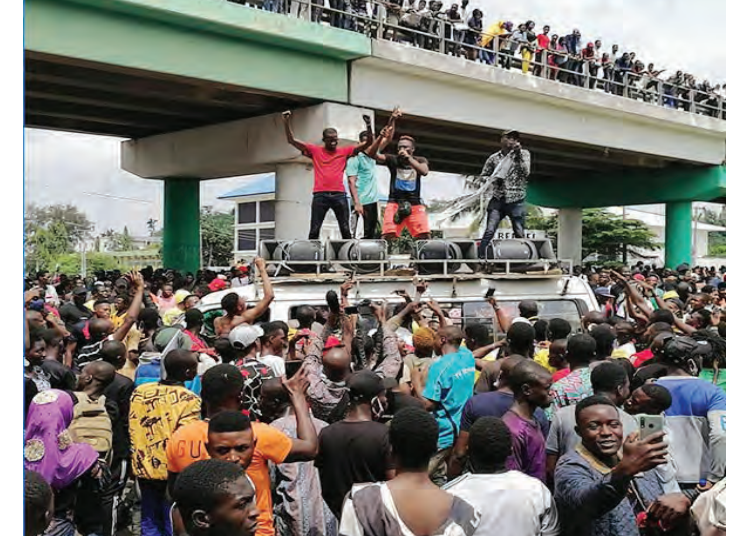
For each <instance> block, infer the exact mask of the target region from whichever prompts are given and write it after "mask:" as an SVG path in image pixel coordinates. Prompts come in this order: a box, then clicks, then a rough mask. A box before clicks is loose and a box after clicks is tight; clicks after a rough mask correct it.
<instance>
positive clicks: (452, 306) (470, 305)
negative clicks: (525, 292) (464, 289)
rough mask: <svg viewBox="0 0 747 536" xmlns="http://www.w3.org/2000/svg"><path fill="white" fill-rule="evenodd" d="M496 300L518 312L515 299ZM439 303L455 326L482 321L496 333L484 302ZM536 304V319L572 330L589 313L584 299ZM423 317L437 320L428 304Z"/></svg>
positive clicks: (513, 313) (493, 315) (491, 334)
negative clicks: (557, 320)
mask: <svg viewBox="0 0 747 536" xmlns="http://www.w3.org/2000/svg"><path fill="white" fill-rule="evenodd" d="M498 303H499V304H500V306H501V308H502V309H504V310H505V311H506V312H507V313H508V314H509V315H510V316H512V317H515V316H518V315H519V302H518V301H500V300H499V302H498ZM439 305H440V306H441V309H442V310H443V312H444V314H445V315H446V316H447V317H448V318H450V319H451V321H452V322H453V323H454V325H455V326H459V327H461V328H462V329H464V328H465V327H466V326H467V325H468V324H472V323H478V324H485V325H486V326H487V327H488V331H489V332H490V336H491V337H495V336H496V334H497V333H498V331H497V329H496V328H497V322H496V320H495V314H494V313H493V308H492V307H491V306H490V304H488V303H487V302H484V301H478V302H461V303H460V302H439ZM537 305H538V307H539V318H543V319H545V320H550V319H551V318H563V319H565V320H567V321H568V322H569V323H570V325H571V328H572V329H573V331H574V332H579V331H581V317H582V316H583V315H584V314H586V313H587V312H588V308H587V307H586V304H585V303H584V302H583V300H537ZM396 306H397V304H394V305H390V306H389V316H391V315H392V314H393V310H394V308H395V307H396ZM423 317H425V318H426V319H428V320H429V321H433V322H437V319H436V318H435V316H433V315H432V313H431V310H430V309H428V308H427V307H424V308H423ZM434 327H435V326H434Z"/></svg>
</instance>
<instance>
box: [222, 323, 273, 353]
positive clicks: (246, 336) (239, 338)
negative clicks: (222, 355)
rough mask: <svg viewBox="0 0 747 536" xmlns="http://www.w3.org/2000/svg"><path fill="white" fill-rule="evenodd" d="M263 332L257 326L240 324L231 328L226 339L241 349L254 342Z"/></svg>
mask: <svg viewBox="0 0 747 536" xmlns="http://www.w3.org/2000/svg"><path fill="white" fill-rule="evenodd" d="M264 334H265V332H264V331H262V328H261V327H259V326H255V325H249V324H241V325H238V326H236V327H235V328H233V329H232V330H231V333H229V334H228V340H229V341H230V342H231V346H233V347H234V348H238V349H240V350H243V349H245V348H248V347H249V346H251V345H252V344H254V343H255V342H256V341H257V339H259V338H260V337H261V336H262V335H264Z"/></svg>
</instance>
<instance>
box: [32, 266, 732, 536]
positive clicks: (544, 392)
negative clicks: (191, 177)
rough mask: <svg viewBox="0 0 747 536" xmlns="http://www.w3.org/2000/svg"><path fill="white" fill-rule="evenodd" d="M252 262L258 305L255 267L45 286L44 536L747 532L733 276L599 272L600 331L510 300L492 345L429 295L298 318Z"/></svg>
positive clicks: (38, 365) (41, 281) (40, 507)
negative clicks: (732, 335) (734, 504)
mask: <svg viewBox="0 0 747 536" xmlns="http://www.w3.org/2000/svg"><path fill="white" fill-rule="evenodd" d="M253 264H254V273H255V276H256V277H257V278H258V281H256V284H257V285H259V284H261V286H262V290H263V291H262V294H261V298H258V299H257V301H256V303H253V304H249V303H247V302H246V300H245V299H244V298H243V297H241V293H240V292H231V291H230V288H237V287H241V286H243V285H246V284H250V283H255V282H254V281H251V280H250V278H249V276H248V269H247V268H248V267H246V266H237V267H235V268H234V269H233V270H232V271H231V273H230V274H216V273H213V272H209V271H204V272H200V273H198V274H196V275H195V274H186V275H185V274H180V273H178V272H175V271H173V270H162V269H159V270H152V269H144V270H142V271H139V272H135V271H133V272H130V273H127V274H121V273H118V272H114V273H101V274H97V281H95V282H94V283H92V284H91V283H89V282H87V281H85V280H83V279H80V278H75V277H72V278H69V277H65V276H62V275H60V276H53V277H52V276H50V274H49V273H48V272H45V271H42V272H39V273H37V274H35V277H34V279H33V280H29V281H26V290H25V295H24V315H25V320H26V329H25V353H24V391H25V406H24V423H25V424H24V433H25V444H24V454H23V456H24V468H25V471H24V483H25V486H24V498H25V521H26V523H25V527H26V528H25V534H26V535H27V536H32V535H33V536H38V535H40V534H46V535H55V536H63V535H65V536H68V535H69V536H73V535H74V534H81V535H84V536H89V535H97V536H102V535H107V536H111V535H112V534H114V533H115V532H116V531H118V530H120V529H123V528H127V527H129V528H130V529H132V532H133V533H139V534H142V536H156V535H158V536H163V535H169V536H171V535H185V534H186V535H190V536H202V535H206V536H207V535H211V536H212V535H215V536H218V535H221V536H224V535H242V536H252V535H254V534H259V535H262V536H272V535H282V536H322V535H325V536H332V535H337V534H340V535H345V536H358V535H361V536H363V535H367V536H368V535H371V536H384V535H387V536H389V535H397V534H401V535H413V534H417V535H450V536H456V535H465V536H481V535H488V534H496V533H501V534H503V533H505V534H512V535H517V536H524V535H527V536H529V535H543V536H551V535H558V534H563V535H568V536H576V535H588V536H631V535H635V534H641V535H644V536H645V535H653V534H657V535H659V534H671V535H674V536H678V535H682V536H685V535H687V536H690V535H691V534H697V533H698V532H697V531H700V534H702V535H704V536H705V535H707V536H712V535H714V534H725V526H726V520H725V485H726V480H725V479H726V275H725V270H719V271H716V270H715V269H706V268H701V267H699V268H696V269H693V270H691V269H690V268H689V267H688V266H680V267H678V268H677V269H676V270H661V269H653V268H651V267H650V266H644V265H642V264H639V265H637V266H635V267H633V269H631V270H624V271H622V272H620V273H618V272H615V271H611V270H599V271H594V272H585V273H584V274H582V277H585V278H587V279H588V281H589V284H590V285H591V286H592V288H593V289H594V292H595V294H596V296H597V298H598V301H599V305H600V310H599V311H590V312H588V313H587V314H585V315H584V316H583V318H582V322H581V325H582V330H581V331H580V332H578V333H574V332H573V330H572V328H571V325H570V324H569V322H568V321H567V320H565V319H562V318H544V317H541V311H540V310H539V308H538V305H537V303H536V302H533V301H531V300H526V301H523V302H521V303H520V304H519V308H518V311H519V316H516V317H513V316H512V315H511V314H509V313H508V312H507V311H506V310H505V309H504V308H502V307H501V303H500V301H497V300H496V299H495V298H494V297H489V298H486V300H487V302H488V303H489V304H490V305H491V306H492V308H493V310H494V312H495V326H497V329H496V332H497V335H496V336H495V337H492V336H491V335H490V332H489V330H488V328H487V326H485V324H480V323H467V324H466V325H465V326H464V327H462V326H459V325H454V324H453V323H452V321H451V320H450V319H449V318H447V317H446V316H445V315H444V314H443V312H442V311H441V308H440V307H439V304H438V303H437V302H436V301H432V300H431V301H428V300H427V298H426V296H427V283H426V282H424V281H422V280H417V279H416V280H415V281H414V282H413V285H414V290H415V292H414V293H413V296H414V297H412V298H411V297H410V294H409V293H408V292H407V291H404V292H402V293H401V294H402V296H403V297H404V301H403V302H402V303H401V304H400V305H399V306H398V307H396V308H395V309H394V311H392V312H389V311H390V310H389V309H388V308H387V307H386V306H385V304H382V303H376V302H368V303H367V304H366V307H365V308H364V307H363V306H362V305H361V304H360V303H359V306H358V307H357V308H352V309H351V307H350V306H351V304H350V299H351V296H350V294H351V289H352V288H354V282H353V281H352V280H349V281H346V282H345V283H344V284H342V286H341V287H340V288H339V290H330V291H329V292H328V293H327V299H326V301H327V306H326V307H312V306H310V305H303V304H302V305H300V306H299V307H298V308H297V309H296V310H295V313H294V315H293V318H292V319H288V318H276V317H274V316H273V314H272V310H273V309H272V303H273V300H274V295H275V294H274V292H275V291H274V289H273V281H272V279H271V278H270V277H269V276H268V274H267V270H266V267H265V263H264V261H263V259H261V258H258V259H256V260H255V261H254V263H253ZM224 289H229V291H228V292H224V293H223V296H222V299H221V310H219V311H218V312H217V314H214V315H207V314H205V313H203V312H201V310H200V308H199V303H200V300H201V299H202V298H203V297H204V296H205V295H207V294H210V293H212V292H217V291H221V290H224ZM363 298H365V296H360V297H357V299H363ZM353 311H355V312H353ZM136 512H138V513H139V523H138V522H136V521H133V517H134V513H136Z"/></svg>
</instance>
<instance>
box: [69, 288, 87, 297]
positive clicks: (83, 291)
mask: <svg viewBox="0 0 747 536" xmlns="http://www.w3.org/2000/svg"><path fill="white" fill-rule="evenodd" d="M73 294H74V295H76V296H85V295H86V294H88V291H87V290H86V288H85V287H76V288H74V289H73Z"/></svg>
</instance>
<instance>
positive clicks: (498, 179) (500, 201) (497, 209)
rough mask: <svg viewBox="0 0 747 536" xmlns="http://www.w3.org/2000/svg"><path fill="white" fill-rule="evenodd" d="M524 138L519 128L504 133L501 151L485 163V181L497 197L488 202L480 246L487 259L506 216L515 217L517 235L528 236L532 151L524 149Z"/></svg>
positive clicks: (481, 253)
mask: <svg viewBox="0 0 747 536" xmlns="http://www.w3.org/2000/svg"><path fill="white" fill-rule="evenodd" d="M520 140H521V137H520V135H519V133H518V132H517V131H515V130H511V131H508V132H505V133H504V134H503V136H501V150H500V151H498V152H497V153H495V154H493V155H491V156H490V158H488V160H487V162H485V166H484V167H483V169H482V173H480V178H481V179H482V180H483V181H490V182H492V184H493V197H492V198H491V199H490V203H489V204H488V222H487V224H486V225H485V234H484V235H483V237H482V241H481V242H480V247H479V248H478V256H479V258H481V259H484V258H485V252H486V250H487V248H488V244H489V243H490V241H491V240H492V239H493V236H494V235H495V232H496V230H497V229H498V225H499V224H500V223H501V221H503V218H505V217H506V216H508V217H509V218H510V219H511V226H512V227H513V230H514V237H515V238H524V218H525V217H526V207H525V206H524V202H525V200H526V196H527V178H528V177H529V163H530V155H529V151H527V150H526V149H522V148H521V141H520Z"/></svg>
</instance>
